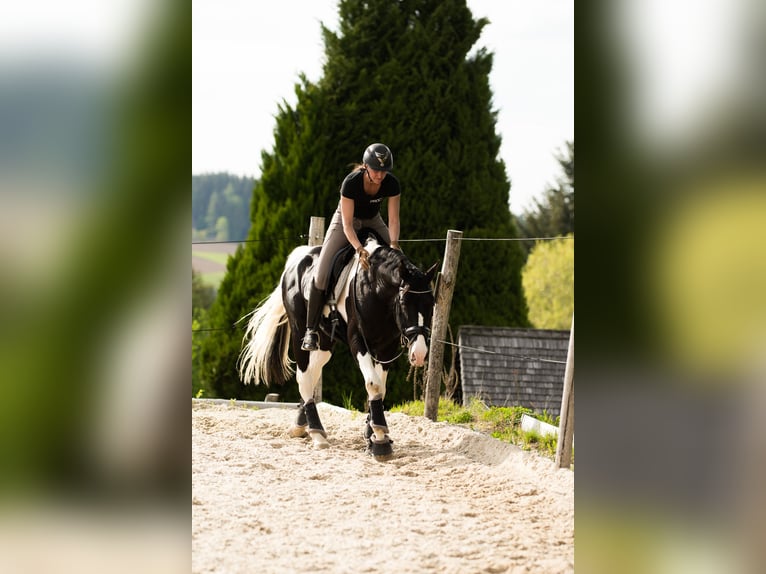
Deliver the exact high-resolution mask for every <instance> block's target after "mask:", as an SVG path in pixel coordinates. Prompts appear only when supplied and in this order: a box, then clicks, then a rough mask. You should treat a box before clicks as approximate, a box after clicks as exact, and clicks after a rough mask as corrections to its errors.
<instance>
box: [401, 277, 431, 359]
mask: <svg viewBox="0 0 766 574" xmlns="http://www.w3.org/2000/svg"><path fill="white" fill-rule="evenodd" d="M407 293H412V294H413V295H425V294H426V293H431V289H427V290H425V291H413V290H412V289H410V286H409V285H405V284H404V282H402V284H401V285H400V286H399V310H400V314H402V315H403V314H404V313H401V310H402V308H403V307H404V296H405V295H406V294H407ZM418 335H423V337H424V338H425V340H426V344H428V341H429V339H430V338H431V329H430V327H427V326H426V325H413V326H411V327H405V328H404V329H402V347H404V346H407V347H409V346H410V345H412V343H413V342H414V341H415V339H417V338H418Z"/></svg>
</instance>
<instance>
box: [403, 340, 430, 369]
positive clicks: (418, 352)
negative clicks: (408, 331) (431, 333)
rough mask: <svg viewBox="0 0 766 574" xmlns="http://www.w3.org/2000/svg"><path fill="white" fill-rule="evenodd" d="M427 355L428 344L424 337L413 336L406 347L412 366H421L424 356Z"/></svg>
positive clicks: (423, 362) (423, 363)
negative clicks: (412, 339) (413, 338)
mask: <svg viewBox="0 0 766 574" xmlns="http://www.w3.org/2000/svg"><path fill="white" fill-rule="evenodd" d="M427 356H428V344H427V343H426V338H425V337H424V336H422V335H418V336H417V337H415V340H414V341H412V342H411V343H410V345H409V348H408V357H409V359H410V365H412V366H413V367H422V366H423V365H425V362H426V357H427Z"/></svg>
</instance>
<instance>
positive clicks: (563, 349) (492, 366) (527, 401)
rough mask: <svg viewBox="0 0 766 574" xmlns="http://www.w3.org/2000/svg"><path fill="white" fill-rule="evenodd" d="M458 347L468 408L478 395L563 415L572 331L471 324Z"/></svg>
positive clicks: (462, 330)
mask: <svg viewBox="0 0 766 574" xmlns="http://www.w3.org/2000/svg"><path fill="white" fill-rule="evenodd" d="M458 344H459V345H460V353H459V355H460V373H461V384H462V391H463V403H464V404H467V403H468V402H469V401H470V399H471V397H479V398H480V399H481V400H483V401H484V402H485V403H487V404H488V405H490V406H524V407H528V408H531V409H533V410H534V411H536V412H538V413H542V412H543V411H547V412H548V413H549V414H550V415H552V416H554V417H555V416H558V415H559V414H560V410H561V395H562V392H563V388H564V370H565V367H566V360H567V349H568V347H569V331H558V330H549V329H513V328H506V327H477V326H470V325H468V326H463V327H460V329H459V331H458ZM487 351H489V352H487ZM541 359H543V360H541Z"/></svg>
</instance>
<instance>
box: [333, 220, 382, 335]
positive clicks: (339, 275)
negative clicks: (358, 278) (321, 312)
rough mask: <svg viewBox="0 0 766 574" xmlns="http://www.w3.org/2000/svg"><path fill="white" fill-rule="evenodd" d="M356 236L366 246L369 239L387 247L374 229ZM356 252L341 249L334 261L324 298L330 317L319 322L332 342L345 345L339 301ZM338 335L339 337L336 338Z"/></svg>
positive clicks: (361, 230) (348, 247)
mask: <svg viewBox="0 0 766 574" xmlns="http://www.w3.org/2000/svg"><path fill="white" fill-rule="evenodd" d="M356 236H357V237H358V238H359V241H360V242H361V243H362V245H364V244H365V243H366V242H367V240H368V239H369V238H371V237H372V238H375V239H376V240H377V241H378V243H380V244H381V245H387V243H386V242H385V241H383V239H381V237H380V236H379V235H378V234H377V233H375V231H373V230H372V229H369V228H366V227H365V228H363V229H360V230H359V231H357V233H356ZM355 253H356V251H355V250H354V247H353V246H352V245H351V244H349V245H346V246H345V247H343V248H342V249H340V250H339V251H338V252H337V253H336V254H335V255H334V256H333V259H332V265H331V266H330V276H329V278H328V280H327V289H326V290H325V292H324V298H325V301H326V303H327V305H329V307H330V315H329V316H328V317H327V318H325V317H322V318H321V319H320V321H319V328H320V329H321V330H322V331H324V332H325V333H326V334H327V335H328V336H329V337H330V339H331V340H333V339H336V338H338V339H340V340H342V341H343V342H344V343H345V342H347V341H346V330H345V329H338V327H339V326H340V325H341V323H343V319H342V318H341V316H340V313H338V307H337V301H338V297H340V292H341V291H342V289H343V286H344V285H345V284H346V279H347V278H348V276H349V274H350V273H351V268H352V265H351V261H352V259H353V258H354V254H355ZM336 335H337V337H336Z"/></svg>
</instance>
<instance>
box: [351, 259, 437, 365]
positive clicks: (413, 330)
mask: <svg viewBox="0 0 766 574" xmlns="http://www.w3.org/2000/svg"><path fill="white" fill-rule="evenodd" d="M356 267H357V269H356V273H354V281H353V285H352V289H351V294H352V296H353V297H354V309H355V310H356V314H357V317H359V315H360V309H359V300H358V298H357V295H356V279H357V277H358V275H359V261H358V260H357V262H356ZM431 291H432V290H431V289H428V290H426V291H410V288H409V286H408V287H404V286H402V287H400V288H399V298H398V299H397V303H398V305H400V304H401V300H402V299H403V298H404V295H405V294H407V293H413V294H415V295H424V294H426V293H431ZM397 322H398V321H397ZM358 323H359V334H360V335H361V336H362V341H363V342H364V346H365V347H366V348H367V352H368V353H369V354H370V356H371V357H372V358H373V360H374V361H375V362H377V363H379V364H381V365H388V364H390V363H393V362H394V361H396V359H398V358H399V357H401V356H402V355H403V354H404V351H405V349H406V348H407V347H408V346H409V340H410V339H409V337H410V335H412V336H413V337H412V338H413V340H414V338H415V337H417V336H418V335H421V334H422V335H423V336H424V337H426V338H427V337H428V336H430V334H431V329H429V328H428V327H424V326H420V325H413V326H412V327H407V328H406V329H404V331H401V330H400V334H401V341H400V343H401V349H402V350H401V351H399V354H398V355H396V356H395V357H394V358H393V359H390V360H388V361H381V360H380V359H378V358H377V357H376V356H375V355H374V354H373V353H372V349H370V345H369V343H368V342H367V338H366V337H365V336H364V329H363V328H362V322H361V321H358ZM405 341H407V343H406V344H405Z"/></svg>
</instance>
